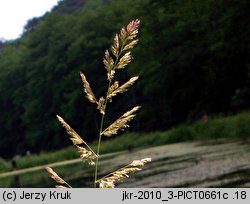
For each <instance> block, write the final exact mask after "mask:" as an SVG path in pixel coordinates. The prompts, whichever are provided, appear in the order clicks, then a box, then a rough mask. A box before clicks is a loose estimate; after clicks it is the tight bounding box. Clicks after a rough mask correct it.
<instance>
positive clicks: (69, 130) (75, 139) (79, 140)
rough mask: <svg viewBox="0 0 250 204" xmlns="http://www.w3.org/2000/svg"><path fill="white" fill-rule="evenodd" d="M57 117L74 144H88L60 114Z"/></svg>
mask: <svg viewBox="0 0 250 204" xmlns="http://www.w3.org/2000/svg"><path fill="white" fill-rule="evenodd" d="M56 117H57V119H58V120H59V121H60V123H61V124H62V126H63V127H64V128H65V129H66V131H67V133H68V134H69V135H70V136H71V137H70V139H71V141H72V142H73V144H74V145H80V144H86V142H84V141H83V139H82V138H81V137H80V135H78V134H77V133H76V131H75V130H74V129H73V128H71V127H70V126H69V125H68V124H67V123H66V122H65V121H64V120H63V118H62V117H60V116H59V115H57V116H56Z"/></svg>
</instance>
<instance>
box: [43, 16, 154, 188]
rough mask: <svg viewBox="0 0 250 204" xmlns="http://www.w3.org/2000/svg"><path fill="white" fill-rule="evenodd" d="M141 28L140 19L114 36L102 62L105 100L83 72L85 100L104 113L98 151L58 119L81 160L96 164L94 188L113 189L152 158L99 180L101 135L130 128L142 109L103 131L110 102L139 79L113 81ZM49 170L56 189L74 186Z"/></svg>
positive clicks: (127, 56) (127, 58) (135, 162)
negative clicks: (94, 90)
mask: <svg viewBox="0 0 250 204" xmlns="http://www.w3.org/2000/svg"><path fill="white" fill-rule="evenodd" d="M139 25H140V21H139V20H138V19H137V20H133V21H131V22H130V23H129V24H128V25H127V26H126V27H123V28H122V29H121V31H120V33H118V34H116V35H115V37H114V41H113V44H112V46H111V48H110V50H106V51H105V53H104V58H103V63H104V66H105V69H106V71H107V79H108V86H107V91H106V96H105V97H103V96H102V97H100V99H99V100H97V99H96V96H95V95H94V93H93V91H92V89H91V87H90V84H89V82H88V81H87V79H86V76H85V75H84V74H83V73H82V72H80V76H81V79H82V82H83V87H84V92H85V94H86V97H87V99H88V100H89V101H90V102H91V103H95V104H97V109H98V110H99V111H100V114H101V120H100V129H99V139H98V145H97V151H96V152H94V151H93V150H92V148H91V147H90V146H89V145H88V144H87V143H86V142H85V141H84V140H83V139H82V138H81V137H80V135H78V134H77V133H76V131H75V130H74V129H73V128H71V127H70V126H69V125H68V124H67V123H66V122H65V121H64V119H63V118H62V117H60V116H57V119H58V120H59V121H60V123H61V124H62V126H63V127H64V128H65V129H66V131H67V133H68V134H69V135H70V140H71V141H72V142H73V145H74V146H75V147H76V148H77V149H78V152H79V153H80V158H81V159H82V160H84V161H87V162H88V164H89V165H95V173H94V187H97V185H98V186H99V187H100V188H114V187H115V184H116V182H118V181H121V180H123V179H124V178H126V177H129V175H130V174H132V173H134V172H137V171H140V170H141V169H140V168H138V167H140V166H144V165H145V164H146V163H148V162H150V161H151V158H145V159H142V160H135V161H133V162H132V163H131V164H129V165H127V166H125V167H123V168H121V169H118V170H116V171H114V172H112V173H110V174H108V175H107V176H104V177H103V178H101V179H98V167H99V156H100V148H101V141H102V136H106V137H110V136H112V135H114V134H117V132H118V131H119V130H124V129H125V128H127V127H129V125H128V122H129V121H131V120H132V119H133V118H134V117H135V116H136V114H135V113H136V112H137V111H138V110H139V109H140V106H136V107H134V108H133V109H131V110H130V111H127V112H126V113H124V114H123V115H122V116H121V117H120V118H118V119H117V120H116V121H115V122H113V123H112V124H111V125H109V126H108V127H107V128H106V129H104V120H105V112H106V109H107V104H108V102H111V101H112V98H113V97H114V96H116V95H117V94H120V93H124V92H126V91H127V90H128V88H129V87H131V86H132V85H133V84H134V83H135V81H137V80H138V78H139V77H138V76H135V77H132V78H130V79H129V80H128V81H127V82H125V83H124V84H122V85H121V86H120V85H119V81H114V82H113V79H114V77H115V73H116V70H120V69H124V68H125V67H126V66H127V65H128V64H129V63H130V62H131V60H132V59H133V57H132V53H131V49H132V48H133V47H134V46H135V45H136V44H137V43H138V39H136V38H137V34H138V28H139ZM85 147H86V148H85ZM46 169H47V171H48V172H49V174H50V175H51V178H52V179H54V180H55V181H56V182H57V183H58V185H56V187H57V188H70V187H71V186H70V185H69V184H68V183H66V182H65V181H64V180H63V179H62V178H61V177H59V176H58V175H57V174H56V173H55V172H54V171H53V170H52V169H51V168H49V167H47V168H46Z"/></svg>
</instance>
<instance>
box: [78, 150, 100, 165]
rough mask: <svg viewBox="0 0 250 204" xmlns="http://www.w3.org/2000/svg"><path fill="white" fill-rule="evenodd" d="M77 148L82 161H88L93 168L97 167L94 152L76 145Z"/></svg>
mask: <svg viewBox="0 0 250 204" xmlns="http://www.w3.org/2000/svg"><path fill="white" fill-rule="evenodd" d="M76 147H77V149H78V152H79V153H80V158H81V159H82V160H86V161H87V162H88V163H89V165H92V166H93V165H95V162H94V160H95V159H96V155H95V154H94V153H93V152H91V151H89V150H87V149H85V148H83V147H80V146H78V145H76Z"/></svg>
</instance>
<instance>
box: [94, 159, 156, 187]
mask: <svg viewBox="0 0 250 204" xmlns="http://www.w3.org/2000/svg"><path fill="white" fill-rule="evenodd" d="M150 161H151V158H145V159H142V160H134V161H133V162H132V163H131V164H129V165H127V166H125V167H123V168H120V169H118V170H116V171H114V172H112V173H110V174H108V175H107V176H104V177H103V178H101V179H99V180H98V181H97V183H98V184H99V187H100V188H114V187H115V183H116V182H117V181H121V180H123V179H125V178H128V177H129V175H130V174H132V173H135V172H137V171H141V170H142V169H141V168H138V167H139V166H144V165H145V164H146V163H148V162H150Z"/></svg>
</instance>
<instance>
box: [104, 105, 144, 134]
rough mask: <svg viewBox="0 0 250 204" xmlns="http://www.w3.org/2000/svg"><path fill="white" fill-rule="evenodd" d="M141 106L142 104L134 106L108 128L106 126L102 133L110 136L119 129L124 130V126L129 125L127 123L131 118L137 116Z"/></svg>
mask: <svg viewBox="0 0 250 204" xmlns="http://www.w3.org/2000/svg"><path fill="white" fill-rule="evenodd" d="M139 108H140V106H136V107H134V108H133V109H132V110H130V111H128V112H126V113H124V114H123V115H122V116H121V117H120V118H119V119H117V120H116V121H115V122H114V123H112V124H111V125H110V126H109V127H108V128H106V129H105V130H104V131H103V132H102V133H101V135H105V136H107V137H110V136H112V135H114V134H117V131H118V130H124V128H126V127H129V125H128V124H127V123H128V122H129V121H130V120H132V119H133V118H134V117H135V114H134V113H135V112H136V111H137V110H138V109H139Z"/></svg>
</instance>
